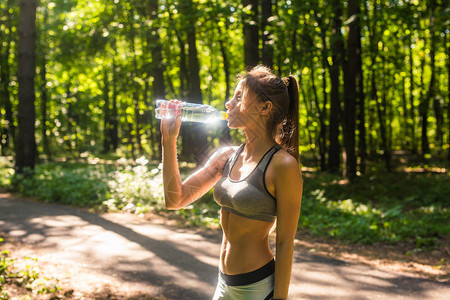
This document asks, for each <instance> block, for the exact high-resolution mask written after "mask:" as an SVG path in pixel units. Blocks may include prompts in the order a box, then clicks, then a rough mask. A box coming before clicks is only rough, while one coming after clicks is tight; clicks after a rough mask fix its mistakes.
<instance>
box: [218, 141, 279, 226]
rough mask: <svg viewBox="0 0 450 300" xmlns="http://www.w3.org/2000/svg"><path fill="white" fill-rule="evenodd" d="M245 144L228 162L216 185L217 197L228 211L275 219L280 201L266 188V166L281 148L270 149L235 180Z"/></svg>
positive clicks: (258, 217)
mask: <svg viewBox="0 0 450 300" xmlns="http://www.w3.org/2000/svg"><path fill="white" fill-rule="evenodd" d="M244 145H245V143H244V144H242V145H241V146H240V147H239V148H238V149H237V150H236V151H235V152H234V154H232V155H231V156H230V158H229V159H228V160H227V162H226V163H225V166H224V168H223V173H222V178H220V180H219V181H218V182H217V183H216V185H215V186H214V199H215V200H216V202H217V203H218V204H219V205H220V206H221V207H222V209H223V210H225V211H228V212H231V213H234V214H236V215H239V216H242V217H246V218H250V219H256V220H261V221H266V222H273V221H274V220H275V217H276V215H277V202H276V199H275V198H274V197H273V196H272V195H271V194H270V193H269V191H268V190H267V187H266V183H265V175H266V170H267V166H268V165H269V163H270V161H271V160H272V157H273V155H274V154H275V153H276V152H277V151H278V150H279V149H280V147H279V146H273V147H272V148H270V150H269V151H267V152H266V154H264V156H263V157H262V158H261V160H260V161H259V163H258V165H257V166H256V167H255V169H253V171H252V172H251V173H250V174H249V175H248V176H247V177H246V178H244V179H241V180H233V179H231V178H230V173H231V169H232V168H233V166H234V164H235V163H236V160H237V158H238V157H239V154H240V153H241V152H242V150H243V149H244Z"/></svg>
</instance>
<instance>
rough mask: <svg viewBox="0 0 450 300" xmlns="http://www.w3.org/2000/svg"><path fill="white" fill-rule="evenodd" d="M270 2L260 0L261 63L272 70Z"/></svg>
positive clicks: (270, 0) (269, 0)
mask: <svg viewBox="0 0 450 300" xmlns="http://www.w3.org/2000/svg"><path fill="white" fill-rule="evenodd" d="M272 15H273V13H272V0H262V3H261V17H262V22H261V23H262V24H261V25H262V26H261V31H262V57H261V59H262V63H263V65H266V66H268V67H270V68H273V38H272V34H273V33H272V30H271V29H272V28H271V22H270V20H271V18H272Z"/></svg>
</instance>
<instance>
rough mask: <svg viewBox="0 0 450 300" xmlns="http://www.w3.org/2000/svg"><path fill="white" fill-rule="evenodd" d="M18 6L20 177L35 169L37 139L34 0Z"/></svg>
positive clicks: (18, 166) (18, 149)
mask: <svg viewBox="0 0 450 300" xmlns="http://www.w3.org/2000/svg"><path fill="white" fill-rule="evenodd" d="M19 6H20V16H19V56H18V81H19V107H18V135H17V147H16V167H15V169H16V172H17V173H19V174H20V173H23V172H24V169H25V168H30V169H34V166H35V162H36V140H35V136H34V134H35V127H34V126H35V125H34V123H35V119H36V115H35V114H36V112H35V103H34V102H35V94H34V77H35V74H36V52H35V51H36V44H35V42H36V0H21V1H20V2H19Z"/></svg>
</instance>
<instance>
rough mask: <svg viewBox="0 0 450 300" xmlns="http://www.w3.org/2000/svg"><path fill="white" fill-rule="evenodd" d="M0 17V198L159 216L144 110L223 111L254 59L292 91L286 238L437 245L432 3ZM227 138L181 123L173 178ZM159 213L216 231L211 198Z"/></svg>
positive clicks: (444, 233) (33, 2)
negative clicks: (180, 106)
mask: <svg viewBox="0 0 450 300" xmlns="http://www.w3.org/2000/svg"><path fill="white" fill-rule="evenodd" d="M0 10H1V17H0V41H1V48H0V71H1V77H0V80H1V82H0V97H1V98H0V107H1V120H0V122H1V123H0V124H1V155H2V157H1V159H0V188H6V189H10V190H12V191H14V192H17V193H20V194H22V195H25V196H32V197H35V198H38V199H42V200H44V201H47V202H59V203H64V204H71V205H78V206H83V207H90V208H94V209H100V210H101V211H117V210H122V211H128V212H132V213H145V212H161V211H163V212H164V213H166V211H165V210H164V200H163V188H162V176H161V164H160V163H161V143H160V139H161V137H160V131H159V122H160V121H159V120H158V119H156V118H155V101H156V100H157V99H181V100H183V101H188V102H194V103H204V104H210V105H212V106H214V107H215V108H217V109H219V110H224V103H225V101H226V100H228V99H230V97H231V95H233V93H234V89H235V86H236V84H237V78H238V77H237V76H238V75H239V74H242V73H243V72H245V70H247V69H248V68H250V67H252V66H255V65H258V64H263V65H267V66H269V67H271V68H272V69H273V70H274V72H275V73H276V74H278V75H280V76H281V77H284V76H287V75H289V74H292V75H294V76H295V77H296V78H297V80H298V82H299V87H300V106H299V114H300V120H299V132H300V140H299V144H300V159H301V164H302V168H303V174H304V182H305V184H304V191H303V202H302V216H301V218H300V220H299V228H301V227H302V228H304V230H307V231H309V232H311V233H312V234H314V235H322V236H328V237H331V238H339V239H343V240H347V241H350V242H358V243H376V242H386V243H397V242H399V241H407V242H409V243H410V244H409V245H411V247H412V248H413V249H414V248H419V249H422V248H427V247H428V248H429V247H431V248H433V247H439V245H440V244H443V243H445V238H446V237H448V236H449V234H450V225H449V224H448V222H447V220H448V218H449V217H450V210H449V205H450V203H449V195H450V176H449V174H450V172H449V162H450V98H449V96H450V84H449V78H450V76H449V72H450V40H449V35H450V31H449V29H448V28H449V26H448V25H449V19H450V18H449V15H450V9H449V8H448V6H447V5H446V1H443V0H438V1H431V0H427V1H418V0H410V1H406V0H392V1H382V0H373V1H372V0H371V1H358V0H348V1H342V0H330V1H324V0H318V1H292V0H286V1H284V0H276V1H275V0H242V1H237V0H231V1H222V0H197V1H194V0H177V1H175V0H146V1H137V0H129V1H123V0H114V1H94V0H91V1H87V0H78V1H75V0H55V1H49V0H41V1H37V0H21V1H13V0H1V2H0ZM243 141H244V135H243V132H242V131H240V130H229V129H228V127H227V126H226V122H222V123H217V124H215V125H210V124H208V125H205V124H198V123H197V124H195V123H189V122H186V123H183V124H182V126H181V138H180V139H179V141H178V150H179V166H180V171H181V175H182V177H183V178H185V177H186V176H187V175H189V173H191V172H192V171H193V170H194V169H195V168H196V167H197V166H200V165H201V164H203V163H204V162H205V160H206V159H207V158H208V156H209V155H210V154H211V152H212V151H214V150H215V149H217V148H218V147H220V146H221V145H229V144H233V145H238V144H239V143H242V142H243ZM174 214H176V215H178V216H179V217H180V218H182V219H183V220H184V221H183V222H185V223H188V224H191V225H193V226H216V227H217V226H218V224H219V221H218V206H217V204H215V202H214V199H213V197H212V193H211V191H210V192H209V193H207V194H206V195H205V196H204V197H203V198H202V199H200V200H199V201H198V202H197V203H196V204H195V205H194V206H189V207H187V208H186V209H182V210H180V211H177V212H175V213H174ZM318 220H319V221H318ZM446 224H447V225H446ZM447 251H448V250H447Z"/></svg>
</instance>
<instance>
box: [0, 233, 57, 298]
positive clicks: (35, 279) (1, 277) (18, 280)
mask: <svg viewBox="0 0 450 300" xmlns="http://www.w3.org/2000/svg"><path fill="white" fill-rule="evenodd" d="M3 242H4V240H3V238H1V237H0V245H1V244H2V243H3ZM57 281H58V280H56V279H54V278H48V277H45V276H43V275H42V273H41V270H40V269H39V267H38V264H37V259H36V258H32V257H25V258H21V259H13V258H12V257H11V255H10V253H9V252H8V251H6V250H3V251H0V300H10V299H11V300H12V299H35V297H36V296H37V295H48V296H49V297H51V299H62V297H61V288H60V287H59V286H58V282H57ZM11 290H12V291H14V292H13V293H14V297H12V296H11ZM19 294H20V295H21V297H20V298H19V297H17V296H18V295H19Z"/></svg>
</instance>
